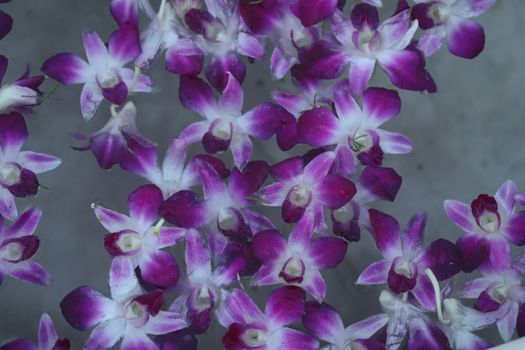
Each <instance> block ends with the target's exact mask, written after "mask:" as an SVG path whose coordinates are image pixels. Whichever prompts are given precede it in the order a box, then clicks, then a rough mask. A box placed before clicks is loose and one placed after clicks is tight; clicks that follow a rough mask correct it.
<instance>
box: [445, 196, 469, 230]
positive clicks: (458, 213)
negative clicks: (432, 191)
mask: <svg viewBox="0 0 525 350" xmlns="http://www.w3.org/2000/svg"><path fill="white" fill-rule="evenodd" d="M443 206H444V208H445V212H446V213H447V216H448V217H449V218H450V220H452V222H454V223H455V224H456V225H458V226H459V227H460V228H462V229H463V230H465V231H466V232H475V231H476V223H475V221H474V217H473V216H472V210H471V208H470V206H468V205H467V204H465V203H462V202H460V201H456V200H452V199H448V200H446V201H445V202H444V203H443Z"/></svg>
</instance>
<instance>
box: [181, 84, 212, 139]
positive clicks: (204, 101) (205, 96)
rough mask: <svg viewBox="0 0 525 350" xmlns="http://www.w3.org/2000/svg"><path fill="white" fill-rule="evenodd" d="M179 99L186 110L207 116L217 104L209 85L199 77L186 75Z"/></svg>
mask: <svg viewBox="0 0 525 350" xmlns="http://www.w3.org/2000/svg"><path fill="white" fill-rule="evenodd" d="M179 99H180V102H181V103H182V105H183V106H184V107H185V108H187V109H190V110H192V111H194V112H197V113H199V114H200V115H206V114H207V112H208V111H209V110H210V109H212V108H214V106H215V104H216V103H215V98H214V97H213V90H212V89H211V88H210V86H209V85H208V84H206V83H205V82H204V81H203V80H201V79H199V78H197V77H192V76H186V75H183V76H181V77H180V85H179ZM181 138H182V137H181Z"/></svg>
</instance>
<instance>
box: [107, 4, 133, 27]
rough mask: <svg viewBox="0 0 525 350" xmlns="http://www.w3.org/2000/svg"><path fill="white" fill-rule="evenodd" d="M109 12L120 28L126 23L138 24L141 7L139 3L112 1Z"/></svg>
mask: <svg viewBox="0 0 525 350" xmlns="http://www.w3.org/2000/svg"><path fill="white" fill-rule="evenodd" d="M109 10H110V11H111V15H112V16H113V18H114V19H115V21H116V22H117V24H118V25H119V26H120V25H123V24H124V23H126V22H131V23H136V24H137V23H138V21H139V7H138V2H137V1H130V0H112V1H111V4H110V5H109Z"/></svg>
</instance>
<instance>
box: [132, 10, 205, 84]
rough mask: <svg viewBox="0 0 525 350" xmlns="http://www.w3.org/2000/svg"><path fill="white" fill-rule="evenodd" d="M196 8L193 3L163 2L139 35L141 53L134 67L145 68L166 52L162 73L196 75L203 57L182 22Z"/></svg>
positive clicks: (200, 68)
mask: <svg viewBox="0 0 525 350" xmlns="http://www.w3.org/2000/svg"><path fill="white" fill-rule="evenodd" d="M199 5H200V2H199V1H196V0H174V1H166V0H163V1H162V2H161V5H160V8H159V11H158V12H157V13H156V14H155V16H154V17H153V19H152V20H151V23H150V24H149V26H148V27H147V28H146V30H145V31H144V32H143V33H142V53H141V54H140V55H139V56H138V57H137V59H136V61H135V64H136V65H137V66H139V67H142V68H148V67H149V66H150V65H151V63H152V62H153V59H154V58H155V56H156V55H157V54H158V53H159V52H160V51H164V50H166V55H165V68H166V70H168V71H169V72H171V73H174V74H188V75H194V74H199V73H200V71H201V70H202V66H203V64H204V55H203V53H202V51H201V50H200V49H199V47H198V46H197V45H196V44H195V43H194V40H193V39H192V34H193V33H192V32H191V31H190V29H189V28H188V27H187V26H186V24H185V22H184V16H185V15H186V13H187V12H188V11H190V10H192V9H193V8H198V7H199Z"/></svg>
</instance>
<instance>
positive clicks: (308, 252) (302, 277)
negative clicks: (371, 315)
mask: <svg viewBox="0 0 525 350" xmlns="http://www.w3.org/2000/svg"><path fill="white" fill-rule="evenodd" d="M312 233H313V220H312V218H310V217H308V218H307V219H306V220H302V221H300V222H299V223H298V224H297V226H296V227H295V228H294V229H293V231H292V232H291V233H290V237H289V238H288V241H286V240H285V239H284V237H283V236H282V235H281V234H280V233H279V232H278V231H276V230H267V231H262V232H259V233H257V234H256V235H255V237H254V238H253V240H252V246H253V250H254V252H255V256H256V257H257V259H259V260H260V261H261V264H262V266H261V268H260V269H259V270H258V271H257V273H256V274H255V276H254V277H253V280H252V284H253V285H256V286H264V285H271V284H288V285H296V286H299V287H301V288H303V289H305V290H306V291H308V293H310V294H311V295H312V296H313V297H314V298H315V299H316V300H317V301H322V300H323V299H324V297H325V294H326V284H325V282H324V279H323V276H322V275H321V272H320V270H321V269H326V268H334V267H336V266H337V265H339V264H340V263H341V262H342V261H343V259H344V257H345V254H346V248H347V243H346V242H345V241H344V240H343V239H341V238H338V237H328V236H323V237H318V238H315V239H312Z"/></svg>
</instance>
